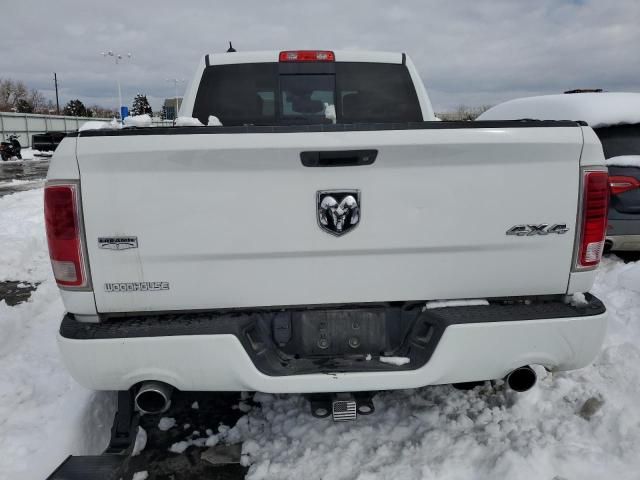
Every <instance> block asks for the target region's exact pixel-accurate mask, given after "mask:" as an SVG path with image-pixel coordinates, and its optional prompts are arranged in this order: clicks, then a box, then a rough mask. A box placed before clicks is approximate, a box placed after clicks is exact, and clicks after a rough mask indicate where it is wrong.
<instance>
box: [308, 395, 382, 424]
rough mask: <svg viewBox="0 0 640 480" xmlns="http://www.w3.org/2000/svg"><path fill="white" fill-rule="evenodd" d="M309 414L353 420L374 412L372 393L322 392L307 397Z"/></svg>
mask: <svg viewBox="0 0 640 480" xmlns="http://www.w3.org/2000/svg"><path fill="white" fill-rule="evenodd" d="M307 398H308V400H309V405H310V407H311V415H313V416H314V417H316V418H327V417H328V416H329V415H331V416H332V417H333V421H334V422H345V421H353V420H356V419H357V418H358V415H371V414H372V413H373V412H375V407H374V406H373V394H371V393H369V392H357V393H323V394H313V395H309V396H308V397H307Z"/></svg>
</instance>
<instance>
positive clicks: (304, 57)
mask: <svg viewBox="0 0 640 480" xmlns="http://www.w3.org/2000/svg"><path fill="white" fill-rule="evenodd" d="M335 60H336V56H335V55H334V53H333V52H331V51H329V50H287V51H285V52H280V61H281V62H335Z"/></svg>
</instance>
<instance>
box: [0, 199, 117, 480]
mask: <svg viewBox="0 0 640 480" xmlns="http://www.w3.org/2000/svg"><path fill="white" fill-rule="evenodd" d="M50 269H51V267H50V265H49V258H48V255H47V253H46V242H45V237H44V227H43V218H42V189H38V190H31V191H26V192H19V193H15V194H12V195H7V196H4V197H2V198H0V280H22V281H26V282H42V283H41V284H40V286H39V287H38V289H37V290H36V291H35V292H34V293H33V294H32V297H31V299H30V300H29V301H28V302H26V303H22V304H20V305H17V306H15V307H9V306H7V304H6V303H5V302H4V301H0V332H1V335H0V451H2V455H0V478H3V479H4V478H6V479H14V478H16V479H17V478H19V479H21V480H41V479H43V478H47V476H48V475H49V474H50V473H51V472H52V470H53V469H54V468H55V467H57V466H58V465H59V464H60V462H62V460H64V459H65V458H66V457H67V455H69V454H70V453H95V452H99V451H100V450H101V449H103V448H104V447H105V446H106V443H107V441H108V437H109V429H110V425H111V417H112V415H113V413H114V401H115V398H114V395H113V394H111V393H104V392H91V391H88V390H85V389H84V388H82V387H80V386H79V385H78V384H77V383H76V382H75V381H74V380H73V379H72V378H71V377H70V376H69V374H68V373H67V372H66V370H65V369H64V367H63V365H62V363H61V360H60V356H59V353H58V348H57V345H56V334H57V331H58V328H59V326H60V319H61V318H62V315H63V313H64V307H63V305H62V302H61V300H60V296H59V293H58V288H57V287H56V285H55V282H54V281H53V279H52V275H51V271H50Z"/></svg>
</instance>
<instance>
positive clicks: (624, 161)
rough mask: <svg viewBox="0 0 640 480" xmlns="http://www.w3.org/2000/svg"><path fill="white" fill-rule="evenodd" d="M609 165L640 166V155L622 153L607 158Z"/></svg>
mask: <svg viewBox="0 0 640 480" xmlns="http://www.w3.org/2000/svg"><path fill="white" fill-rule="evenodd" d="M605 163H606V164H607V166H608V167H638V168H640V155H620V156H619V157H611V158H607V160H606V162H605Z"/></svg>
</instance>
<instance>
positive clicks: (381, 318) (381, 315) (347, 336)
mask: <svg viewBox="0 0 640 480" xmlns="http://www.w3.org/2000/svg"><path fill="white" fill-rule="evenodd" d="M389 313H390V312H388V311H387V312H385V311H384V310H374V309H372V310H361V309H358V310H315V311H314V310H311V311H304V312H295V313H294V314H293V315H292V318H291V341H290V342H288V343H287V345H286V346H285V347H284V348H283V350H284V351H285V352H286V353H288V354H290V355H294V356H297V357H299V358H313V357H316V358H317V357H334V358H335V357H344V356H349V355H367V354H372V355H379V354H381V353H382V352H387V351H391V350H394V347H396V348H397V347H398V346H399V344H400V343H401V337H402V335H401V334H400V325H399V323H400V322H398V321H396V322H393V319H392V318H389V317H390V316H389ZM392 316H394V315H392ZM396 320H397V319H396ZM394 323H395V328H394V326H393V324H394Z"/></svg>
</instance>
